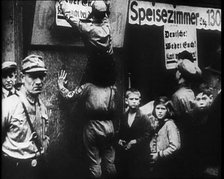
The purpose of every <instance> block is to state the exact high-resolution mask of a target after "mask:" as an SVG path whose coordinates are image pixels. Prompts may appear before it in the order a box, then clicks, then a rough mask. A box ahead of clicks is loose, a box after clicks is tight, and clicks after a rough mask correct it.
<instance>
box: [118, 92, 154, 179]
mask: <svg viewBox="0 0 224 179" xmlns="http://www.w3.org/2000/svg"><path fill="white" fill-rule="evenodd" d="M140 100H141V94H140V92H139V91H138V90H136V89H129V90H127V92H126V97H125V103H126V104H127V105H128V110H127V111H126V112H125V113H124V117H123V118H122V120H121V123H120V130H119V137H118V138H119V140H118V146H119V147H118V150H119V154H120V156H119V159H118V160H119V166H118V167H119V169H120V171H119V173H120V175H121V176H120V177H128V178H129V177H134V178H135V177H146V173H145V172H146V171H147V161H146V160H145V159H146V158H147V155H148V154H147V153H148V144H149V141H150V137H151V136H152V131H153V130H152V127H151V123H150V121H149V118H148V117H147V116H146V115H144V114H142V113H141V112H140V110H139V105H140ZM119 169H118V170H119Z"/></svg>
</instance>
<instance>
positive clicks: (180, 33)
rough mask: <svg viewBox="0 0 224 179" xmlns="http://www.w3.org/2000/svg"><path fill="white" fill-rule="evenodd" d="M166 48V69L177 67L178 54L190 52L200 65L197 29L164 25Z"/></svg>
mask: <svg viewBox="0 0 224 179" xmlns="http://www.w3.org/2000/svg"><path fill="white" fill-rule="evenodd" d="M164 48H165V64H166V69H174V68H176V66H177V55H178V53H180V52H182V51H184V50H186V51H189V52H190V53H191V54H192V56H193V58H194V59H195V61H194V63H196V64H198V57H197V35H196V28H192V27H189V26H187V25H164Z"/></svg>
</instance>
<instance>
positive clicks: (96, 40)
mask: <svg viewBox="0 0 224 179" xmlns="http://www.w3.org/2000/svg"><path fill="white" fill-rule="evenodd" d="M60 5H61V9H62V12H63V14H64V16H65V19H66V20H67V22H68V23H69V24H70V25H71V26H72V28H74V29H78V31H79V32H80V33H81V35H82V37H83V41H84V44H85V47H86V50H87V55H88V64H87V71H86V77H84V78H83V83H84V82H86V80H87V81H88V82H89V80H91V77H92V73H94V72H95V71H97V70H98V69H100V68H103V66H110V67H109V68H111V69H113V71H112V72H111V73H113V75H115V69H114V68H115V63H114V60H113V47H112V39H111V27H110V24H109V19H108V16H107V11H108V7H107V4H106V3H105V2H104V1H103V0H94V1H92V2H91V7H92V12H91V13H90V14H89V17H88V18H87V19H86V20H81V19H79V18H78V17H75V16H74V15H73V14H72V13H71V12H70V11H69V7H68V3H67V2H66V1H65V0H62V1H60ZM85 78H86V79H85Z"/></svg>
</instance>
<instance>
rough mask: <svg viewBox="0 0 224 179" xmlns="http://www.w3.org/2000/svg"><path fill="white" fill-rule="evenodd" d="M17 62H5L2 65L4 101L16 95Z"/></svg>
mask: <svg viewBox="0 0 224 179" xmlns="http://www.w3.org/2000/svg"><path fill="white" fill-rule="evenodd" d="M16 70H17V64H16V62H11V61H5V62H3V63H2V99H4V98H6V97H9V96H11V95H13V94H15V93H16V89H15V87H14V86H15V83H16V79H17V73H16Z"/></svg>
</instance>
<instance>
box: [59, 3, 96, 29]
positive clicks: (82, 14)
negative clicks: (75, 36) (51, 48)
mask: <svg viewBox="0 0 224 179" xmlns="http://www.w3.org/2000/svg"><path fill="white" fill-rule="evenodd" d="M67 5H68V7H69V11H70V12H71V13H72V15H73V16H75V17H77V18H79V19H86V18H87V17H88V16H89V14H90V13H91V12H92V7H91V1H89V2H86V3H85V2H83V3H82V2H81V1H77V2H76V3H75V1H74V2H73V3H69V2H67ZM55 9H56V13H55V22H56V25H57V26H61V27H71V25H70V24H69V23H68V22H67V21H66V20H65V18H64V15H63V14H62V11H61V9H60V4H59V2H58V1H57V2H56V3H55Z"/></svg>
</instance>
